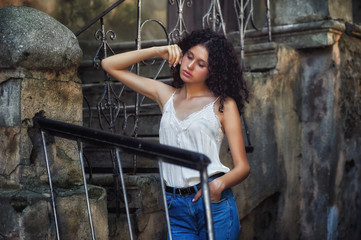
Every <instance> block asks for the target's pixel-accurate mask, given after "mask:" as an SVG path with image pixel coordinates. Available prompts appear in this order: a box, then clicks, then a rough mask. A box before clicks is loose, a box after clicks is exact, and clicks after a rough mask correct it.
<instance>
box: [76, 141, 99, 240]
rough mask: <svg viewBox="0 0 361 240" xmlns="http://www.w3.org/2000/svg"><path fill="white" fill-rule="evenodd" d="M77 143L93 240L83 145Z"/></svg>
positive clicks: (79, 142)
mask: <svg viewBox="0 0 361 240" xmlns="http://www.w3.org/2000/svg"><path fill="white" fill-rule="evenodd" d="M77 142H78V150H79V158H80V166H81V173H82V176H83V184H84V192H85V200H86V206H87V211H88V218H89V225H90V233H91V236H92V240H95V239H96V238H95V233H94V226H93V218H92V212H91V209H90V202H89V194H88V184H87V183H86V175H85V169H84V159H83V143H82V142H81V141H80V139H78V140H77Z"/></svg>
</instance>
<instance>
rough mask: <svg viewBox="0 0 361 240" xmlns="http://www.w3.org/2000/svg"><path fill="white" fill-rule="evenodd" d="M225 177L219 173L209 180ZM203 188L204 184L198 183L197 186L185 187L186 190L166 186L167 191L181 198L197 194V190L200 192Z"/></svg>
mask: <svg viewBox="0 0 361 240" xmlns="http://www.w3.org/2000/svg"><path fill="white" fill-rule="evenodd" d="M223 175H224V173H223V172H222V173H217V174H214V175H213V176H211V177H209V179H210V180H211V179H212V180H213V179H216V178H218V177H220V176H223ZM195 187H196V188H195ZM201 188H202V184H201V183H198V184H197V185H195V186H191V187H185V188H174V187H169V186H165V191H166V192H168V193H175V194H179V195H180V196H185V195H189V194H193V193H196V189H198V190H197V191H199V190H200V189H201Z"/></svg>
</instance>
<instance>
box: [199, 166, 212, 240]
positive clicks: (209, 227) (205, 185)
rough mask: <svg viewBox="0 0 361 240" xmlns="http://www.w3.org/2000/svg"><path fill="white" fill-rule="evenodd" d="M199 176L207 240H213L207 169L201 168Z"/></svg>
mask: <svg viewBox="0 0 361 240" xmlns="http://www.w3.org/2000/svg"><path fill="white" fill-rule="evenodd" d="M200 175H201V184H202V195H203V197H202V199H203V208H204V213H205V215H206V225H207V232H208V240H214V229H213V219H212V209H211V200H210V194H209V186H208V174H207V168H203V169H202V170H201V171H200Z"/></svg>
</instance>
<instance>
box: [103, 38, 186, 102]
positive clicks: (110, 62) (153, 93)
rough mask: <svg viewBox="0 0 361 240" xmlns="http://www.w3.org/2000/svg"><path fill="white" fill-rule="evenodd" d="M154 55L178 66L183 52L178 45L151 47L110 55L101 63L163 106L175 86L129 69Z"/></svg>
mask: <svg viewBox="0 0 361 240" xmlns="http://www.w3.org/2000/svg"><path fill="white" fill-rule="evenodd" d="M152 57H161V58H163V59H165V60H168V62H169V65H170V66H171V65H173V66H176V65H177V64H179V63H180V61H181V57H182V52H181V50H180V48H179V47H178V46H177V45H170V46H168V45H167V46H161V47H151V48H146V49H141V50H135V51H130V52H125V53H120V54H117V55H113V56H110V57H108V58H106V59H103V60H102V62H101V64H102V68H103V69H104V70H105V71H106V72H108V73H109V74H110V75H112V76H113V77H114V78H115V79H117V80H118V81H120V82H122V83H123V84H124V85H126V86H127V87H129V88H130V89H132V90H134V91H136V92H138V93H140V94H142V95H144V96H146V97H148V98H150V99H152V100H153V101H156V102H157V103H158V104H160V106H161V107H162V106H163V105H164V103H165V102H166V101H167V100H168V98H169V95H170V93H172V92H173V91H174V88H173V87H171V86H169V85H167V84H164V83H162V82H160V81H156V80H153V79H150V78H146V77H142V76H139V75H136V74H134V73H132V72H129V71H128V70H127V68H128V67H129V66H131V65H133V64H135V63H138V62H140V61H143V60H146V59H149V58H152Z"/></svg>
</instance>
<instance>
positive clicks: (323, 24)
mask: <svg viewBox="0 0 361 240" xmlns="http://www.w3.org/2000/svg"><path fill="white" fill-rule="evenodd" d="M273 4H274V5H278V6H274V7H275V12H274V13H273V14H274V15H276V16H275V20H274V21H275V23H276V25H275V26H273V36H272V37H273V41H274V43H264V42H262V39H264V38H263V36H262V34H261V33H257V32H250V35H249V38H248V40H247V42H248V45H247V46H246V48H247V49H246V64H247V67H248V69H250V70H251V72H249V73H247V74H246V77H247V80H248V84H249V87H250V90H251V101H250V104H249V105H248V106H247V110H246V116H247V119H248V121H249V126H250V128H251V133H252V139H253V144H254V146H255V152H254V153H252V154H250V155H248V157H249V161H250V164H251V175H250V176H249V177H248V179H246V181H245V182H244V183H242V184H241V185H240V186H237V187H236V188H235V192H236V196H237V197H238V201H239V202H238V204H239V209H240V215H241V218H242V221H241V222H242V225H243V230H244V231H243V232H242V237H241V238H242V239H255V238H256V239H359V238H360V237H361V232H360V230H359V229H360V227H361V225H360V224H361V222H360V221H359V219H360V211H359V210H358V209H359V207H360V205H361V201H360V191H361V186H360V177H361V154H360V153H361V152H360V149H357V146H360V140H361V122H360V119H361V112H360V106H361V70H360V67H359V66H360V61H361V59H360V56H361V55H360V54H361V51H360V49H361V39H360V37H359V36H360V32H361V31H360V28H359V27H358V26H357V25H353V24H352V23H350V22H346V21H352V18H351V19H350V14H345V15H343V16H344V17H343V19H344V20H346V21H343V20H337V21H336V20H325V19H333V18H337V16H336V15H334V14H335V12H332V11H329V9H335V8H337V7H340V1H317V3H316V1H306V2H302V3H301V2H299V1H287V5H286V4H282V1H275V2H273ZM290 6H294V8H290ZM348 7H349V6H348V5H347V4H345V5H344V6H342V7H340V11H341V12H342V11H344V10H345V9H346V10H347V9H348ZM281 9H282V10H281ZM295 9H298V10H299V11H297V12H295V11H294V10H295ZM346 10H345V11H346ZM347 12H348V13H350V12H351V11H347ZM320 15H322V16H321V17H320ZM351 26H352V27H351ZM348 28H350V29H353V31H348V30H347V29H348Z"/></svg>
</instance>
